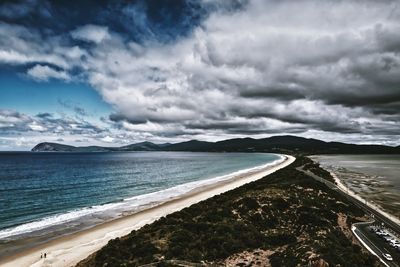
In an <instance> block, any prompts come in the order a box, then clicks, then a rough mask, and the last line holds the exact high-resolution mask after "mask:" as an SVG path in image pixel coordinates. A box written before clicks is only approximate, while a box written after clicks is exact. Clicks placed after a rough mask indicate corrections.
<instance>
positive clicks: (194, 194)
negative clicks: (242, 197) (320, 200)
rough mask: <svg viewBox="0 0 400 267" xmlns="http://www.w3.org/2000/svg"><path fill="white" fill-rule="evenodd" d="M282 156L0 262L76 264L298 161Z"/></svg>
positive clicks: (13, 263)
mask: <svg viewBox="0 0 400 267" xmlns="http://www.w3.org/2000/svg"><path fill="white" fill-rule="evenodd" d="M281 156H283V157H284V158H285V159H284V160H283V161H282V162H280V163H277V164H276V165H272V166H267V167H264V168H261V169H258V170H254V171H249V172H246V173H242V174H240V175H238V176H236V177H233V178H231V179H229V180H222V181H219V182H216V183H214V184H209V185H206V186H203V187H200V188H197V189H194V190H192V191H190V192H188V193H186V194H183V195H181V196H180V197H177V198H175V199H172V200H170V201H166V202H164V203H161V204H160V205H157V206H155V207H151V208H149V209H145V210H142V211H139V212H137V213H134V214H131V215H127V216H124V217H121V218H118V219H115V220H113V221H109V222H106V223H103V224H100V225H97V226H94V227H92V228H90V229H87V230H83V231H80V232H77V233H73V234H70V235H66V236H61V237H59V238H56V239H53V240H51V241H49V242H47V243H45V244H42V245H38V246H36V247H33V248H30V249H27V250H26V251H22V252H19V253H17V254H15V255H12V256H9V257H6V258H5V259H2V260H0V266H10V267H11V266H21V267H23V266H35V267H38V266H71V265H75V264H77V263H78V262H79V261H81V260H83V259H85V258H86V257H88V256H89V255H91V254H92V253H94V252H96V251H97V250H99V249H100V248H101V247H103V246H104V245H106V244H107V242H108V241H109V240H111V239H114V238H117V237H121V236H125V235H127V234H129V233H130V232H131V231H132V230H137V229H139V228H140V227H142V226H144V225H145V224H149V223H151V222H153V221H155V220H157V219H159V218H161V217H163V216H165V215H168V214H170V213H173V212H175V211H178V210H181V209H183V208H185V207H189V206H191V205H192V204H195V203H198V202H200V201H203V200H205V199H208V198H211V197H213V196H215V195H218V194H221V193H224V192H226V191H229V190H232V189H235V188H237V187H240V186H242V185H244V184H247V183H250V182H253V181H256V180H259V179H261V178H263V177H265V176H267V175H269V174H271V173H273V172H275V171H277V170H279V169H282V168H284V167H286V166H288V165H290V164H291V163H293V162H294V160H295V158H294V157H293V156H289V155H281ZM44 252H45V253H47V258H46V259H41V258H40V254H41V253H44Z"/></svg>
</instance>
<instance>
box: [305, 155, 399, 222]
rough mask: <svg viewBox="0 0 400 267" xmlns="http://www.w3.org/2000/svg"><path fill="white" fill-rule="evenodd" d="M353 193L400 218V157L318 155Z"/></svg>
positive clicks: (319, 159)
mask: <svg viewBox="0 0 400 267" xmlns="http://www.w3.org/2000/svg"><path fill="white" fill-rule="evenodd" d="M313 158H314V159H316V160H317V161H319V162H320V163H321V165H322V166H323V167H325V168H326V169H328V170H330V171H332V172H334V173H335V174H336V175H337V176H338V178H339V179H340V180H341V181H342V182H343V183H344V184H345V185H346V186H347V187H348V188H349V189H351V190H352V191H353V192H355V193H357V194H359V195H360V196H361V197H363V198H364V199H366V200H368V201H370V202H373V203H374V204H376V205H378V206H380V207H381V208H382V209H383V210H385V211H386V212H388V213H390V214H392V215H394V216H395V217H397V218H399V219H400V155H318V156H314V157H313Z"/></svg>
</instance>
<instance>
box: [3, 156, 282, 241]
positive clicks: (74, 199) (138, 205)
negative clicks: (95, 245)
mask: <svg viewBox="0 0 400 267" xmlns="http://www.w3.org/2000/svg"><path fill="white" fill-rule="evenodd" d="M277 160H281V157H280V156H279V155H275V154H261V153H251V154H246V153H191V152H126V153H28V152H26V153H22V152H20V153H14V152H6V153H0V244H1V242H3V243H4V242H8V241H10V240H15V239H16V238H19V237H24V238H26V237H27V236H28V237H29V236H37V235H46V234H49V233H50V232H51V233H57V231H62V232H63V233H64V232H65V230H66V229H70V230H74V229H75V230H76V229H79V228H82V227H87V226H89V225H93V224H96V223H100V222H102V221H106V220H109V219H112V218H115V217H118V216H121V215H123V214H126V213H129V212H133V211H135V210H139V209H142V208H144V207H148V206H152V205H155V204H157V203H160V202H162V201H165V200H167V199H170V198H173V197H176V196H178V195H180V194H183V193H185V192H188V191H190V190H192V189H194V188H196V187H199V186H202V185H205V184H209V183H213V182H216V181H217V180H223V179H227V178H229V177H230V176H229V174H232V173H234V172H238V171H240V170H244V169H249V168H254V167H256V166H260V165H264V164H269V163H272V162H274V161H277ZM211 178H214V179H211ZM210 179H211V180H210Z"/></svg>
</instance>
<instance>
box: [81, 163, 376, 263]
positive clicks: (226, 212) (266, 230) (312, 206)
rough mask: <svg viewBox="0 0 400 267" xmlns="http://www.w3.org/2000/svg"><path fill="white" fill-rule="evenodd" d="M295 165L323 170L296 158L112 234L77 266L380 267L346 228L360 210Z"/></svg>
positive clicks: (317, 170)
mask: <svg viewBox="0 0 400 267" xmlns="http://www.w3.org/2000/svg"><path fill="white" fill-rule="evenodd" d="M300 166H303V167H305V166H307V168H308V169H310V170H312V171H313V172H318V173H324V172H323V170H322V169H321V168H320V167H319V166H318V165H315V164H311V163H310V160H309V159H308V158H304V157H298V159H297V160H296V161H295V162H294V163H293V164H292V165H290V166H288V167H286V168H284V169H281V170H279V171H277V172H275V173H273V174H271V175H269V176H267V177H265V178H263V179H260V180H258V181H256V182H253V183H249V184H247V185H244V186H242V187H239V188H237V189H235V190H232V191H229V192H226V193H224V194H221V195H218V196H215V197H213V198H210V199H207V200H205V201H202V202H200V203H198V204H195V205H192V206H190V207H188V208H185V209H183V210H181V211H179V212H175V213H172V214H170V215H168V216H166V217H163V218H161V219H159V220H157V221H155V222H154V223H152V224H148V225H146V226H144V227H142V228H141V229H139V230H136V231H132V232H131V233H130V234H129V235H127V236H124V237H121V238H117V239H114V240H111V241H109V243H108V244H107V245H106V246H105V247H103V248H102V249H101V250H99V251H98V252H96V253H94V254H92V255H91V256H90V257H88V258H87V259H85V260H83V261H82V262H80V263H79V264H78V265H77V266H78V267H84V266H86V267H94V266H140V265H145V264H150V265H148V266H180V264H179V262H186V263H190V264H192V265H193V266H197V265H216V266H218V265H228V266H257V265H260V266H261V265H262V266H378V263H377V259H376V258H375V257H374V256H372V255H370V254H369V253H368V252H366V251H364V250H363V249H362V247H361V246H360V244H358V243H357V241H356V240H355V239H354V238H353V236H352V234H351V231H350V227H351V224H352V223H354V222H357V221H360V220H363V217H364V213H363V211H362V210H360V209H359V208H358V207H357V206H355V205H353V204H351V203H349V202H347V201H346V199H345V198H344V197H342V196H341V195H340V194H338V193H337V192H336V191H334V190H330V189H329V188H328V187H326V186H325V185H324V184H321V183H319V182H317V181H315V180H313V179H312V178H310V177H309V176H307V175H306V174H304V173H302V172H300V171H298V170H296V167H300ZM328 174H329V173H328ZM325 175H327V174H326V173H325ZM186 265H189V264H186ZM189 266H190V265H189Z"/></svg>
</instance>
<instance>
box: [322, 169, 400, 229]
mask: <svg viewBox="0 0 400 267" xmlns="http://www.w3.org/2000/svg"><path fill="white" fill-rule="evenodd" d="M327 171H328V172H329V173H330V174H331V176H332V177H333V179H334V180H335V183H336V185H337V187H338V188H339V189H340V190H342V191H343V192H345V193H346V194H348V195H349V196H352V197H353V198H355V199H357V200H359V201H361V202H364V203H365V204H366V205H367V206H368V207H370V208H372V209H374V210H375V211H377V212H379V213H380V214H381V215H382V216H384V217H386V218H387V219H389V220H391V221H393V222H395V223H397V224H400V220H399V219H398V218H397V217H395V216H393V215H391V214H389V213H388V212H386V211H384V210H383V208H382V207H380V206H379V205H376V204H373V202H371V201H368V200H367V199H364V198H363V197H361V196H360V195H358V194H357V193H356V192H354V191H352V190H351V189H350V188H348V187H347V186H346V185H345V184H344V183H343V182H342V180H340V178H339V177H338V176H337V175H336V173H334V172H333V171H330V170H327Z"/></svg>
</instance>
